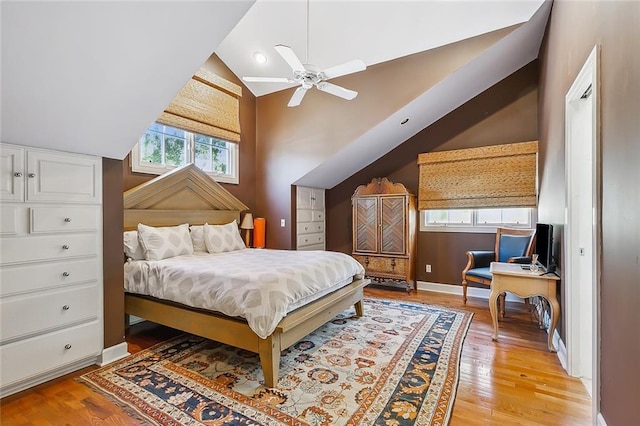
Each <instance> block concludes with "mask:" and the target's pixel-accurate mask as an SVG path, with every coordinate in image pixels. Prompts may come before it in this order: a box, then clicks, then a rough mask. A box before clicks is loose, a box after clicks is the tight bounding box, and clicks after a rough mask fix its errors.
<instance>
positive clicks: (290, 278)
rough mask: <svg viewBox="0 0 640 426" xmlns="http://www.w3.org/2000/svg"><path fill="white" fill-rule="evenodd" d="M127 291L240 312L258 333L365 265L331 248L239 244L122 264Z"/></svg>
mask: <svg viewBox="0 0 640 426" xmlns="http://www.w3.org/2000/svg"><path fill="white" fill-rule="evenodd" d="M124 273H125V274H124V275H125V290H126V291H127V292H129V293H136V294H143V295H147V296H152V297H155V298H158V299H164V300H169V301H172V302H177V303H181V304H184V305H187V306H191V307H194V308H200V309H207V310H211V311H216V312H220V313H223V314H225V315H228V316H233V317H242V318H244V319H246V320H247V323H248V325H249V327H250V328H251V329H252V330H253V331H254V332H255V333H256V334H257V335H258V336H260V337H261V338H263V339H264V338H266V337H267V336H269V335H270V334H271V333H272V332H273V331H274V330H275V328H276V326H277V325H278V323H279V322H280V320H282V318H284V317H285V316H286V315H287V313H289V312H291V311H293V310H295V309H297V308H299V307H301V306H303V305H305V304H307V303H310V302H312V301H314V300H317V299H318V298H320V297H322V296H324V295H326V294H328V293H330V292H332V291H335V290H337V289H339V288H341V287H343V286H345V285H347V284H349V283H350V282H352V280H353V279H354V278H358V279H359V278H362V277H363V276H364V268H363V267H362V265H360V263H358V262H357V261H356V260H354V259H353V258H352V257H351V256H348V255H346V254H344V253H337V252H330V251H292V250H270V249H243V250H236V251H231V252H226V253H217V254H209V253H195V254H192V255H184V256H176V257H172V258H169V259H163V260H157V261H146V260H133V261H128V262H126V263H125V265H124Z"/></svg>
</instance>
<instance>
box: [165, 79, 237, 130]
mask: <svg viewBox="0 0 640 426" xmlns="http://www.w3.org/2000/svg"><path fill="white" fill-rule="evenodd" d="M241 96H242V88H241V87H240V86H238V85H237V84H234V83H232V82H230V81H227V80H225V79H224V78H222V77H219V76H217V75H216V74H213V73H212V72H209V71H207V70H204V69H202V68H201V69H199V70H198V72H196V74H195V75H194V76H193V77H192V78H191V80H189V82H188V83H187V84H186V86H184V87H183V88H182V90H180V92H179V93H178V95H177V96H176V97H175V98H174V99H173V101H171V103H170V104H169V106H168V107H167V108H166V109H165V110H164V112H163V113H162V114H161V115H160V117H158V119H157V120H156V121H157V122H158V123H162V124H166V125H167V126H172V127H177V128H179V129H183V130H187V131H190V132H195V133H200V134H203V135H208V136H213V137H215V138H220V139H224V140H227V141H231V142H240V97H241Z"/></svg>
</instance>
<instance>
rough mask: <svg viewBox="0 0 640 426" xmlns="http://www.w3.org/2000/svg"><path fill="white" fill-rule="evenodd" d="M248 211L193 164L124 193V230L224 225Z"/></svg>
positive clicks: (247, 208) (237, 219) (238, 220)
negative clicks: (138, 227) (144, 226)
mask: <svg viewBox="0 0 640 426" xmlns="http://www.w3.org/2000/svg"><path fill="white" fill-rule="evenodd" d="M247 210H249V207H247V206H246V205H245V204H244V203H243V202H242V201H240V200H238V199H237V198H236V197H234V196H233V195H232V194H231V193H230V192H229V191H227V190H226V189H224V188H223V187H222V185H220V184H219V183H218V182H216V181H215V180H213V179H212V178H211V177H209V175H207V174H206V173H205V172H203V171H202V170H200V169H199V168H197V167H196V166H195V165H193V164H188V165H186V166H183V167H180V168H177V169H174V170H172V171H171V172H168V173H165V174H163V175H161V176H158V177H157V178H155V179H152V180H150V181H148V182H145V183H143V184H142V185H138V186H136V187H135V188H131V189H130V190H128V191H126V192H125V193H124V230H125V231H129V230H135V229H137V226H138V223H143V224H145V225H149V226H174V225H179V224H181V223H189V224H190V225H201V224H203V223H205V222H207V223H209V224H224V223H229V222H232V221H233V220H234V219H235V220H236V221H237V222H238V223H240V213H242V212H243V211H247Z"/></svg>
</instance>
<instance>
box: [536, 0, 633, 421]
mask: <svg viewBox="0 0 640 426" xmlns="http://www.w3.org/2000/svg"><path fill="white" fill-rule="evenodd" d="M596 44H598V45H599V46H600V47H601V57H600V58H601V61H600V76H601V79H600V88H601V96H600V101H601V150H602V162H601V167H602V206H603V208H602V270H601V279H600V317H601V325H600V338H601V341H600V348H601V349H600V350H601V353H600V396H601V402H600V411H601V413H602V415H603V417H604V420H605V421H606V423H607V424H608V425H609V426H617V425H631V424H637V422H638V419H639V418H640V404H638V402H639V401H640V363H638V361H637V359H638V354H640V309H639V307H640V285H639V284H638V277H639V276H640V260H639V254H640V220H639V217H640V216H639V215H638V212H639V211H640V195H639V194H640V191H639V190H638V188H640V173H639V172H638V165H639V164H640V148H639V147H640V120H639V119H638V118H639V117H640V55H638V52H640V2H621V1H616V2H602V1H596V2H573V1H558V0H556V1H555V2H554V5H553V9H552V12H551V17H550V21H549V24H548V27H547V33H546V35H545V38H544V41H543V47H542V49H541V54H540V89H539V91H540V93H539V95H540V99H539V115H540V128H539V132H540V138H539V139H540V163H541V165H542V167H541V171H540V172H541V173H540V182H541V187H540V201H539V202H540V209H539V214H540V220H541V221H548V222H551V223H554V224H562V223H563V222H564V206H565V191H564V187H565V177H564V174H565V167H564V160H565V159H564V150H565V141H564V134H565V133H564V132H565V128H564V101H565V95H566V93H567V91H568V90H569V88H570V87H571V84H572V83H573V81H574V80H575V78H576V76H577V75H578V72H579V71H580V69H581V68H582V65H583V64H584V61H585V60H586V59H587V57H588V55H589V53H590V52H591V50H592V49H593V47H594V45H596Z"/></svg>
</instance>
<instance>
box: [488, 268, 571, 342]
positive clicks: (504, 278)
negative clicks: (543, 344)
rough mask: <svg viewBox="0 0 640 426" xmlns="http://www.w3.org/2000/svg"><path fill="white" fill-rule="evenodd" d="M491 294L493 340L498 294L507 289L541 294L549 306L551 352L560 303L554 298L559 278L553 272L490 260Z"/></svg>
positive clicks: (523, 293)
mask: <svg viewBox="0 0 640 426" xmlns="http://www.w3.org/2000/svg"><path fill="white" fill-rule="evenodd" d="M489 270H490V271H491V274H492V276H493V279H492V280H491V294H490V295H489V310H490V311H491V320H492V321H493V340H494V341H496V342H497V341H498V306H497V301H498V296H500V294H502V293H504V292H505V291H508V292H509V293H513V294H515V295H517V296H520V297H533V296H542V297H544V298H545V299H547V300H548V301H549V305H550V307H551V325H550V326H549V339H548V342H547V343H548V346H549V350H550V351H551V352H555V351H556V349H555V348H554V347H553V332H554V331H555V329H556V325H558V318H559V316H560V304H559V303H558V299H557V298H556V285H557V282H558V281H559V280H560V278H559V277H557V276H556V275H553V274H548V275H542V274H541V273H532V272H530V271H529V270H528V269H522V266H521V265H520V264H517V263H500V262H491V266H490V269H489Z"/></svg>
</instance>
